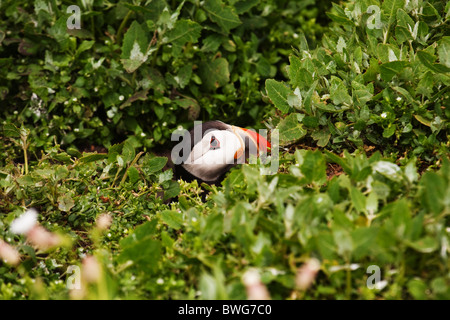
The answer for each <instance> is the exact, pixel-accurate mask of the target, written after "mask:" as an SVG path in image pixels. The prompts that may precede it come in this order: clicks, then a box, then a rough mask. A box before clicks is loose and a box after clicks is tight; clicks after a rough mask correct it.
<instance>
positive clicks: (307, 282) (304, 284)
mask: <svg viewBox="0 0 450 320" xmlns="http://www.w3.org/2000/svg"><path fill="white" fill-rule="evenodd" d="M319 270H320V262H319V260H317V259H315V258H311V259H309V260H308V261H306V263H305V264H303V265H302V266H301V267H300V268H299V269H298V270H297V276H296V279H295V283H296V285H297V287H298V288H299V289H300V290H306V289H308V288H309V287H310V286H311V284H312V283H313V282H314V279H315V278H316V276H317V273H318V272H319Z"/></svg>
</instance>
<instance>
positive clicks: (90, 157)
mask: <svg viewBox="0 0 450 320" xmlns="http://www.w3.org/2000/svg"><path fill="white" fill-rule="evenodd" d="M107 157H108V155H107V154H106V153H83V156H82V157H81V158H79V159H78V161H79V162H80V163H88V162H94V161H98V160H103V159H106V158H107Z"/></svg>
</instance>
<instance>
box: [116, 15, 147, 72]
mask: <svg viewBox="0 0 450 320" xmlns="http://www.w3.org/2000/svg"><path fill="white" fill-rule="evenodd" d="M147 46H148V38H147V34H146V33H145V31H144V29H143V28H142V26H141V25H140V24H139V23H138V22H137V21H133V23H132V24H131V26H130V28H129V29H128V31H127V32H126V33H125V36H124V39H123V44H122V55H121V61H122V64H123V66H124V68H125V70H126V71H127V72H130V73H131V72H134V71H135V70H136V69H137V68H139V67H140V66H141V65H142V64H143V63H144V62H145V61H147V58H148V55H149V53H148V52H147Z"/></svg>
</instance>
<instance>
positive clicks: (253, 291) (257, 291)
mask: <svg viewBox="0 0 450 320" xmlns="http://www.w3.org/2000/svg"><path fill="white" fill-rule="evenodd" d="M242 282H243V283H244V285H245V289H246V291H247V299H248V300H270V294H269V291H268V290H267V288H266V286H265V285H264V284H263V283H262V282H261V278H260V276H259V273H258V271H257V270H254V269H251V270H248V271H247V272H245V273H244V275H243V277H242Z"/></svg>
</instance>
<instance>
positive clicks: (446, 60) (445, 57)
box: [437, 36, 450, 68]
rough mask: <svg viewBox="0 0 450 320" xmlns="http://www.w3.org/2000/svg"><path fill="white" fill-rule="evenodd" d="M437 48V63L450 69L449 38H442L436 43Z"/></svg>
mask: <svg viewBox="0 0 450 320" xmlns="http://www.w3.org/2000/svg"><path fill="white" fill-rule="evenodd" d="M438 44H439V46H438V49H437V52H438V56H439V61H440V62H441V63H442V64H443V65H445V66H446V67H448V68H450V37H448V36H447V37H443V38H442V39H441V40H439V42H438Z"/></svg>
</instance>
